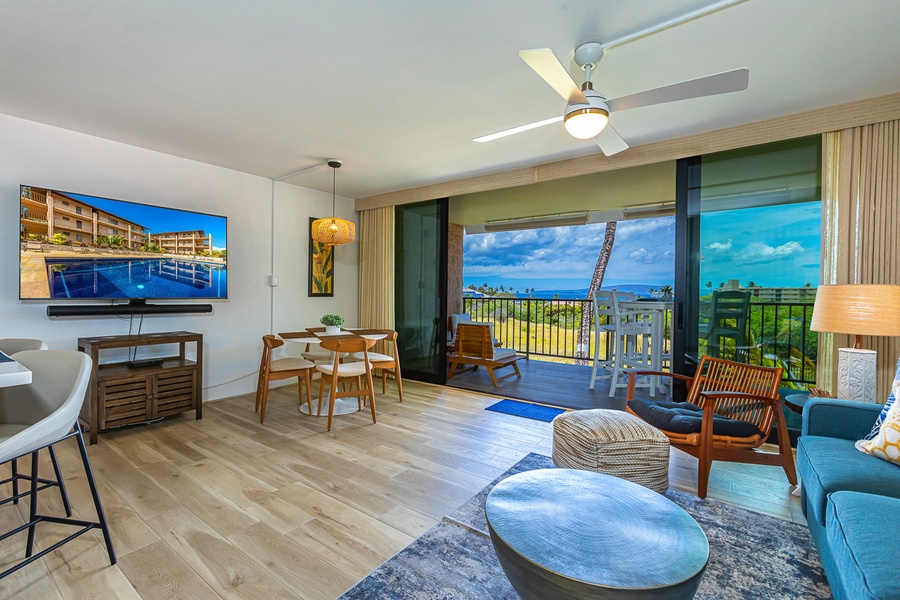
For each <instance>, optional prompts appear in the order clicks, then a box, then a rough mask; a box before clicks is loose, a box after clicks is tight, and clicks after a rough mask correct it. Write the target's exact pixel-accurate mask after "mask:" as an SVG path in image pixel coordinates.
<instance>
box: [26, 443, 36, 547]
mask: <svg viewBox="0 0 900 600" xmlns="http://www.w3.org/2000/svg"><path fill="white" fill-rule="evenodd" d="M37 486H38V453H37V450H35V451H34V452H32V453H31V498H29V500H30V503H29V504H30V508H29V511H28V514H29V517H28V520H29V521H30V522H31V525H29V526H28V541H27V542H26V544H25V558H28V557H30V556H31V552H32V550H34V527H35V525H37V521H36V520H35V516H37Z"/></svg>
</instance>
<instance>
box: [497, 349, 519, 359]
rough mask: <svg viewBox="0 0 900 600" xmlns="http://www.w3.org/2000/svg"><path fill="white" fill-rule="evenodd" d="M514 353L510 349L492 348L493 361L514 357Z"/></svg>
mask: <svg viewBox="0 0 900 600" xmlns="http://www.w3.org/2000/svg"><path fill="white" fill-rule="evenodd" d="M515 355H516V351H515V350H514V349H512V348H494V356H493V358H494V360H503V359H504V358H509V357H510V356H515Z"/></svg>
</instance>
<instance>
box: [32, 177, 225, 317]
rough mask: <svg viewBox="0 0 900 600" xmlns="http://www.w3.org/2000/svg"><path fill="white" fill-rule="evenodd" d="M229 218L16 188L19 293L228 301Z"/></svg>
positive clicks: (46, 296) (47, 296)
mask: <svg viewBox="0 0 900 600" xmlns="http://www.w3.org/2000/svg"><path fill="white" fill-rule="evenodd" d="M226 233H227V219H226V218H225V217H223V216H218V215H210V214H205V213H199V212H193V211H189V210H178V209H172V208H163V207H161V206H153V205H150V204H141V203H137V202H126V201H123V200H110V199H108V198H98V197H96V196H89V195H86V194H75V193H72V192H63V191H59V190H52V189H48V188H41V187H36V186H27V185H23V186H20V188H19V265H20V266H19V299H21V300H79V301H83V300H92V299H93V300H98V299H108V300H150V299H167V300H174V299H178V300H190V299H198V300H200V299H202V300H212V299H226V298H227V297H228V275H227V267H226V262H227V247H228V244H227V239H226Z"/></svg>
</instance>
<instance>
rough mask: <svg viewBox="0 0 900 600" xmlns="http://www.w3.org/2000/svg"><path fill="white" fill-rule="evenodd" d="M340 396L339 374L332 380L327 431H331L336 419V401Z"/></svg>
mask: <svg viewBox="0 0 900 600" xmlns="http://www.w3.org/2000/svg"><path fill="white" fill-rule="evenodd" d="M337 395H338V377H337V372H335V374H334V375H333V376H332V378H331V394H330V395H329V399H328V425H327V426H326V430H327V431H331V421H332V419H334V401H335V400H337Z"/></svg>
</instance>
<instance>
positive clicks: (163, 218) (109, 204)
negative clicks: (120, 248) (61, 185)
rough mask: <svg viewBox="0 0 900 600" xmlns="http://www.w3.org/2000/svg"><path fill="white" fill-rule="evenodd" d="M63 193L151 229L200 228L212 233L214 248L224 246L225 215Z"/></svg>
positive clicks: (184, 229)
mask: <svg viewBox="0 0 900 600" xmlns="http://www.w3.org/2000/svg"><path fill="white" fill-rule="evenodd" d="M66 195H68V196H71V197H73V198H76V199H78V200H83V201H84V202H87V203H88V204H90V205H91V206H96V207H97V208H99V209H101V210H104V211H107V212H110V213H112V214H114V215H117V216H119V217H122V218H123V219H128V220H129V221H132V222H134V223H137V224H139V225H142V226H144V227H146V228H147V229H149V230H150V232H151V233H162V232H164V231H186V230H196V229H202V230H203V231H204V232H205V233H207V234H210V233H212V245H213V249H214V250H223V249H225V247H226V237H225V234H226V232H225V230H226V219H225V217H220V216H216V215H207V214H203V213H197V212H190V211H186V210H177V209H173V208H162V207H160V206H150V205H149V204H138V203H136V202H125V201H123V200H109V199H106V198H96V197H94V196H86V195H83V194H70V193H68V192H67V193H66Z"/></svg>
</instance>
